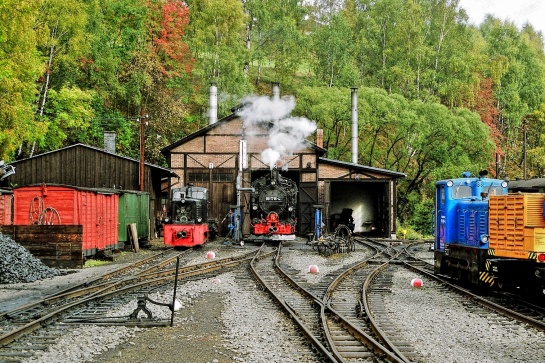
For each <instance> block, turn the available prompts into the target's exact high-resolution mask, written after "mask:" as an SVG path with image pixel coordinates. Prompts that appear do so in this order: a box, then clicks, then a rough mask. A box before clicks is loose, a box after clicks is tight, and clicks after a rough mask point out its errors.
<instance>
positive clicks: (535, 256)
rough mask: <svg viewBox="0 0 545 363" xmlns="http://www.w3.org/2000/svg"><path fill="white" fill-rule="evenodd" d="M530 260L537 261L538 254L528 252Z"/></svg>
mask: <svg viewBox="0 0 545 363" xmlns="http://www.w3.org/2000/svg"><path fill="white" fill-rule="evenodd" d="M528 259H530V260H537V253H535V252H532V251H530V252H528Z"/></svg>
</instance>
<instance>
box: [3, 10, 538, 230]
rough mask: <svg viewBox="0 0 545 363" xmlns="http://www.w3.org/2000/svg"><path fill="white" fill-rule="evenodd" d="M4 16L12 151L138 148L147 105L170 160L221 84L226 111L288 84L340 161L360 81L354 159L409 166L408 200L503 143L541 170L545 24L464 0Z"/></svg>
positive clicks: (515, 157)
mask: <svg viewBox="0 0 545 363" xmlns="http://www.w3.org/2000/svg"><path fill="white" fill-rule="evenodd" d="M0 18H1V19H2V22H1V23H0V81H1V82H0V92H1V93H2V99H0V154H2V156H1V157H2V158H3V159H8V160H10V159H13V158H16V157H19V158H21V157H26V156H28V155H30V154H31V153H32V152H33V148H32V145H33V144H34V142H36V145H37V148H39V149H37V150H35V151H34V153H36V152H42V151H47V150H50V149H53V148H57V147H61V146H65V145H68V144H70V143H73V142H85V143H89V144H91V145H95V146H102V137H103V133H104V131H116V133H117V141H118V143H117V145H118V150H117V151H118V152H120V153H122V154H124V155H128V156H137V155H138V149H139V137H138V136H139V125H138V123H137V122H136V120H137V118H138V116H139V115H141V114H142V113H146V114H149V116H150V118H149V126H148V127H147V128H146V135H145V137H146V159H147V160H150V161H152V162H157V163H162V162H164V160H163V159H162V156H161V155H160V152H159V150H160V149H161V148H162V147H164V146H165V145H167V144H169V143H171V142H173V141H175V140H177V139H179V138H181V137H184V136H185V135H187V134H189V133H191V132H193V131H196V130H197V129H199V128H201V127H203V126H204V125H205V124H206V122H207V117H206V114H207V111H208V89H209V83H211V82H214V83H217V85H218V89H219V92H220V93H219V104H218V105H219V110H218V112H219V114H220V116H223V115H227V114H229V113H230V112H231V108H232V107H233V106H235V105H237V104H238V103H240V102H241V100H242V99H243V97H244V96H246V95H248V94H251V93H258V94H259V93H263V92H270V91H269V90H270V88H269V87H266V85H267V83H268V82H281V83H282V89H283V90H284V92H290V93H291V92H293V93H295V94H296V96H297V102H298V106H297V109H296V110H297V112H299V113H301V114H302V115H304V116H306V117H308V118H311V119H315V120H316V121H317V122H318V123H319V125H320V127H321V128H323V129H324V142H325V145H324V146H325V147H326V149H327V150H328V155H329V157H332V158H339V159H341V160H343V159H344V160H349V153H350V148H349V145H350V132H349V129H350V105H349V97H348V92H349V87H358V88H359V89H360V92H359V97H360V145H359V146H360V148H359V158H358V159H359V160H360V162H361V163H363V164H368V165H371V166H376V167H381V168H386V169H393V170H397V171H401V172H404V173H407V175H408V178H407V180H406V181H403V182H402V183H401V184H400V195H402V198H405V197H406V198H407V199H406V200H405V199H404V201H408V204H409V205H412V204H418V203H419V201H422V203H424V201H425V200H428V201H429V199H430V196H429V195H424V194H422V193H423V191H425V190H426V188H425V186H426V185H427V183H432V181H433V180H434V179H436V178H443V177H448V176H452V175H456V174H458V173H459V172H460V171H461V170H458V169H460V168H463V169H470V170H471V169H472V168H474V170H476V169H477V168H479V169H482V168H484V167H486V166H488V168H489V169H493V168H494V166H495V165H494V161H495V160H494V151H495V153H497V154H499V155H502V157H503V159H502V163H501V168H500V176H509V177H511V178H514V177H520V176H523V175H522V174H523V172H524V171H523V164H522V161H523V160H524V158H523V150H527V158H526V160H527V163H526V168H525V169H524V170H527V172H528V176H534V175H539V176H542V175H543V170H544V166H543V162H542V161H543V160H542V159H543V157H542V153H543V145H542V144H543V141H542V139H543V138H542V136H541V135H542V134H543V130H542V129H543V124H544V122H545V120H544V119H543V117H542V116H543V115H542V114H543V103H544V95H545V54H544V52H543V41H544V39H543V34H541V33H538V32H536V31H535V30H534V29H533V28H532V26H531V25H528V24H527V25H525V26H524V27H523V29H517V28H516V27H515V26H514V24H512V23H509V22H502V21H499V20H498V19H494V18H492V17H489V18H487V19H486V20H485V21H484V22H483V24H481V26H479V27H475V26H471V25H469V24H468V19H467V16H466V14H465V12H464V10H463V9H461V8H459V1H458V0H345V1H338V0H314V1H305V2H302V1H299V0H278V1H263V0H227V1H220V0H188V1H186V2H184V1H182V0H86V1H83V2H82V1H79V2H78V1H74V0H65V1H60V0H36V1H33V2H30V3H29V2H22V3H21V2H16V1H13V0H4V1H3V2H2V3H1V4H0ZM264 89H266V91H263V90H264ZM462 108H467V109H468V110H471V111H474V112H476V113H472V112H469V111H467V110H466V111H462V110H461V109H462ZM477 113H478V115H479V116H480V121H479V117H477V116H476V115H477ZM522 130H526V134H527V135H528V139H527V143H526V144H525V145H524V144H523V143H524V140H523V137H522V135H523V132H522ZM471 133H473V134H471ZM454 135H457V137H455V136H454ZM484 135H486V137H485V136H484ZM459 137H464V138H466V139H467V140H470V141H464V144H463V145H462V144H461V143H460V142H459ZM492 144H495V147H492V146H491V145H492ZM464 148H465V149H464ZM19 150H21V151H19ZM447 150H448V151H447ZM453 154H455V155H456V157H454V156H453ZM423 205H424V204H420V206H423ZM403 208H405V207H403ZM403 208H402V209H400V210H402V212H403V214H404V218H406V219H410V218H411V213H417V212H416V211H417V210H420V209H418V208H417V207H407V208H408V209H407V210H405V209H403Z"/></svg>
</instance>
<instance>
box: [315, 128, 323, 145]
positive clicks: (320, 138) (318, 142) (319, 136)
mask: <svg viewBox="0 0 545 363" xmlns="http://www.w3.org/2000/svg"><path fill="white" fill-rule="evenodd" d="M316 146H318V147H320V148H322V149H323V148H324V130H323V129H317V130H316Z"/></svg>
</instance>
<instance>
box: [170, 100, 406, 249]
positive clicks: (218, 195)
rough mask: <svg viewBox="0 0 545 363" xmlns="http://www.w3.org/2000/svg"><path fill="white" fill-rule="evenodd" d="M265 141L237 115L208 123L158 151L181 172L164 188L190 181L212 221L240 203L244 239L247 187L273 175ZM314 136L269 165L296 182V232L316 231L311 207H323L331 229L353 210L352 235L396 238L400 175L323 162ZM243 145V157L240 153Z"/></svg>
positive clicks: (247, 228) (222, 226) (265, 133)
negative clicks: (204, 194) (204, 195)
mask: <svg viewBox="0 0 545 363" xmlns="http://www.w3.org/2000/svg"><path fill="white" fill-rule="evenodd" d="M235 111H238V110H233V112H235ZM268 137H269V135H268V130H267V129H266V128H260V127H258V126H247V125H245V123H244V122H243V120H242V118H241V117H239V116H237V113H236V112H235V113H233V114H231V115H229V116H227V117H225V118H223V119H221V120H219V121H214V122H213V123H212V122H211V123H210V124H209V125H208V126H206V127H205V128H203V129H201V130H199V131H197V132H195V133H193V134H191V135H188V136H187V137H185V138H183V139H181V140H179V141H177V142H175V143H172V144H171V145H169V146H167V147H165V148H164V149H162V150H161V152H162V153H163V154H164V155H165V156H166V157H167V160H168V162H169V166H170V168H171V169H172V171H173V172H175V173H176V174H177V175H179V178H171V179H170V185H169V187H170V188H172V187H177V186H182V185H187V184H192V185H194V186H199V187H205V188H207V189H208V190H209V217H211V218H217V219H218V221H220V222H221V221H222V220H223V219H224V217H225V216H226V215H227V213H228V212H229V210H230V208H233V207H236V206H237V205H240V206H241V207H242V210H243V213H244V219H243V225H242V234H243V236H246V235H248V234H249V231H250V223H249V220H250V218H249V213H248V211H249V199H250V192H249V191H247V189H248V188H249V187H250V186H251V183H252V182H253V181H254V180H256V179H258V178H259V177H261V176H263V175H265V174H266V173H270V170H271V165H269V164H268V163H267V162H266V161H265V160H263V156H262V152H263V151H264V150H265V149H266V148H267V145H268V144H267V141H268ZM316 139H317V143H313V142H311V141H309V140H305V142H304V143H303V146H302V147H301V149H300V150H298V151H297V152H294V153H293V154H292V155H290V156H289V157H285V158H283V159H281V160H279V161H277V162H276V165H274V166H275V167H276V168H277V169H278V170H279V171H280V174H281V175H282V176H284V177H287V178H290V179H291V180H293V181H295V182H296V183H297V186H298V216H297V224H298V225H297V231H298V234H299V235H301V236H305V235H307V234H309V233H312V232H313V230H314V218H315V217H314V215H315V208H316V206H317V205H323V208H324V219H325V222H326V224H327V226H328V228H332V227H334V222H335V221H334V220H331V218H332V216H333V217H334V216H335V215H336V214H339V213H342V211H343V209H352V210H353V214H354V215H353V217H354V219H355V223H356V224H357V226H356V228H355V232H361V233H368V234H371V235H373V236H377V237H383V238H395V233H396V223H395V220H396V180H397V179H398V178H401V177H405V174H403V173H398V172H393V171H388V170H383V169H378V168H371V167H366V166H363V165H358V164H352V163H344V162H339V161H335V160H330V159H326V158H324V157H323V156H324V155H325V154H326V152H327V150H325V149H323V147H321V144H322V143H321V137H320V136H317V138H316ZM243 144H245V146H242V145H243ZM244 148H245V150H246V152H245V153H244V152H241V150H244ZM237 179H238V182H237ZM237 185H238V193H237ZM238 203H240V204H238ZM226 229H227V226H226V223H221V224H220V228H219V234H220V235H225V234H226Z"/></svg>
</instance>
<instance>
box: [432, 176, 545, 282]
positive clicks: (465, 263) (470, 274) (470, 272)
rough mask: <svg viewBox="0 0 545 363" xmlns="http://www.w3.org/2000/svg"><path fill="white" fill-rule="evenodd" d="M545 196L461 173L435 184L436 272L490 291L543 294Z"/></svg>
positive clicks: (544, 277)
mask: <svg viewBox="0 0 545 363" xmlns="http://www.w3.org/2000/svg"><path fill="white" fill-rule="evenodd" d="M544 203H545V197H544V195H543V194H537V193H536V194H532V193H508V190H507V181H504V180H499V179H490V178H486V172H481V173H480V174H479V176H478V177H474V176H471V175H470V173H469V172H464V173H463V174H462V178H457V179H450V180H441V181H438V182H436V195H435V214H434V215H435V221H434V223H435V231H434V232H435V233H434V234H435V241H434V257H435V272H436V273H438V274H443V275H448V276H450V277H452V278H454V279H456V280H459V281H461V282H467V283H470V284H472V285H474V286H478V287H485V288H492V289H518V291H530V292H536V291H539V292H543V289H544V288H545V217H544Z"/></svg>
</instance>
